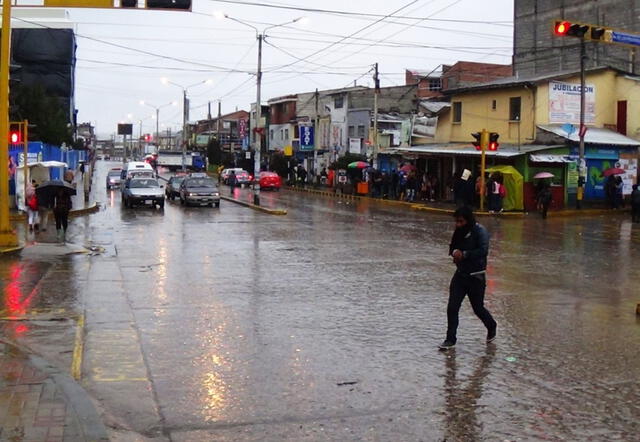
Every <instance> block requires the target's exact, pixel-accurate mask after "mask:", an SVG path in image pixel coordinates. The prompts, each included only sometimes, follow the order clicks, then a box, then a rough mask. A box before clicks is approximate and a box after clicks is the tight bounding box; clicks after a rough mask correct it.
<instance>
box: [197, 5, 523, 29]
mask: <svg viewBox="0 0 640 442" xmlns="http://www.w3.org/2000/svg"><path fill="white" fill-rule="evenodd" d="M209 1H210V2H213V3H229V4H235V5H244V6H259V7H262V8H273V9H287V10H293V11H302V12H315V13H320V14H333V15H344V16H357V17H372V18H387V17H388V16H387V15H383V14H371V13H367V12H352V11H340V10H336V9H319V8H303V7H300V6H293V5H276V4H270V3H257V2H251V1H242V0H209ZM401 9H404V8H401ZM394 16H395V18H399V19H404V20H422V21H425V20H429V21H437V22H443V23H466V24H486V25H496V26H508V27H512V26H513V24H512V22H511V21H487V20H460V19H445V18H440V19H434V18H424V19H423V17H409V16H401V15H395V14H394Z"/></svg>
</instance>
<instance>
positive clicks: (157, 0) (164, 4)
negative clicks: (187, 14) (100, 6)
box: [120, 0, 191, 11]
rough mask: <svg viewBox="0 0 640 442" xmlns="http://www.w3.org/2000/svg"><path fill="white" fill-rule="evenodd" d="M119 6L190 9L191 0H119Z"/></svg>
mask: <svg viewBox="0 0 640 442" xmlns="http://www.w3.org/2000/svg"><path fill="white" fill-rule="evenodd" d="M120 7H121V8H138V7H140V8H142V7H145V8H146V9H174V10H182V11H190V10H191V0H147V1H146V2H145V1H144V0H120Z"/></svg>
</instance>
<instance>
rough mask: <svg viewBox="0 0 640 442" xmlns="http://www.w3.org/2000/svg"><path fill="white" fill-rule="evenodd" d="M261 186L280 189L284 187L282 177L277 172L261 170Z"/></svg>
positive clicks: (262, 187)
mask: <svg viewBox="0 0 640 442" xmlns="http://www.w3.org/2000/svg"><path fill="white" fill-rule="evenodd" d="M259 183H260V188H261V189H272V190H276V191H277V190H280V187H282V178H280V176H279V175H278V174H277V173H275V172H260V181H259Z"/></svg>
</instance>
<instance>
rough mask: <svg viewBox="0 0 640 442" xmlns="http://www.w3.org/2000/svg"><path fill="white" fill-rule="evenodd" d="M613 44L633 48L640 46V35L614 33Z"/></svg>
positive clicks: (612, 35) (612, 36) (612, 34)
mask: <svg viewBox="0 0 640 442" xmlns="http://www.w3.org/2000/svg"><path fill="white" fill-rule="evenodd" d="M611 42H613V43H621V44H625V45H631V46H640V35H637V34H627V33H625V32H617V31H613V32H612V33H611Z"/></svg>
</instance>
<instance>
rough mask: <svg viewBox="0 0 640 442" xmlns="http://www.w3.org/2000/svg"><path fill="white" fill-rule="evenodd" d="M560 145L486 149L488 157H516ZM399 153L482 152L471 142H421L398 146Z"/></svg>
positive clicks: (507, 145) (474, 153)
mask: <svg viewBox="0 0 640 442" xmlns="http://www.w3.org/2000/svg"><path fill="white" fill-rule="evenodd" d="M556 147H562V146H547V145H533V144H523V145H522V146H516V145H509V144H504V145H502V144H501V145H500V148H499V149H498V150H497V151H487V152H486V154H487V156H488V157H503V158H510V157H517V156H519V155H525V154H528V153H531V152H538V151H542V150H549V149H553V148H556ZM397 153H399V154H417V155H421V154H422V155H454V156H473V157H476V156H477V157H479V156H480V155H481V154H482V153H481V152H480V151H478V150H476V148H475V147H473V146H472V145H471V144H423V145H420V146H410V147H398V148H397Z"/></svg>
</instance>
